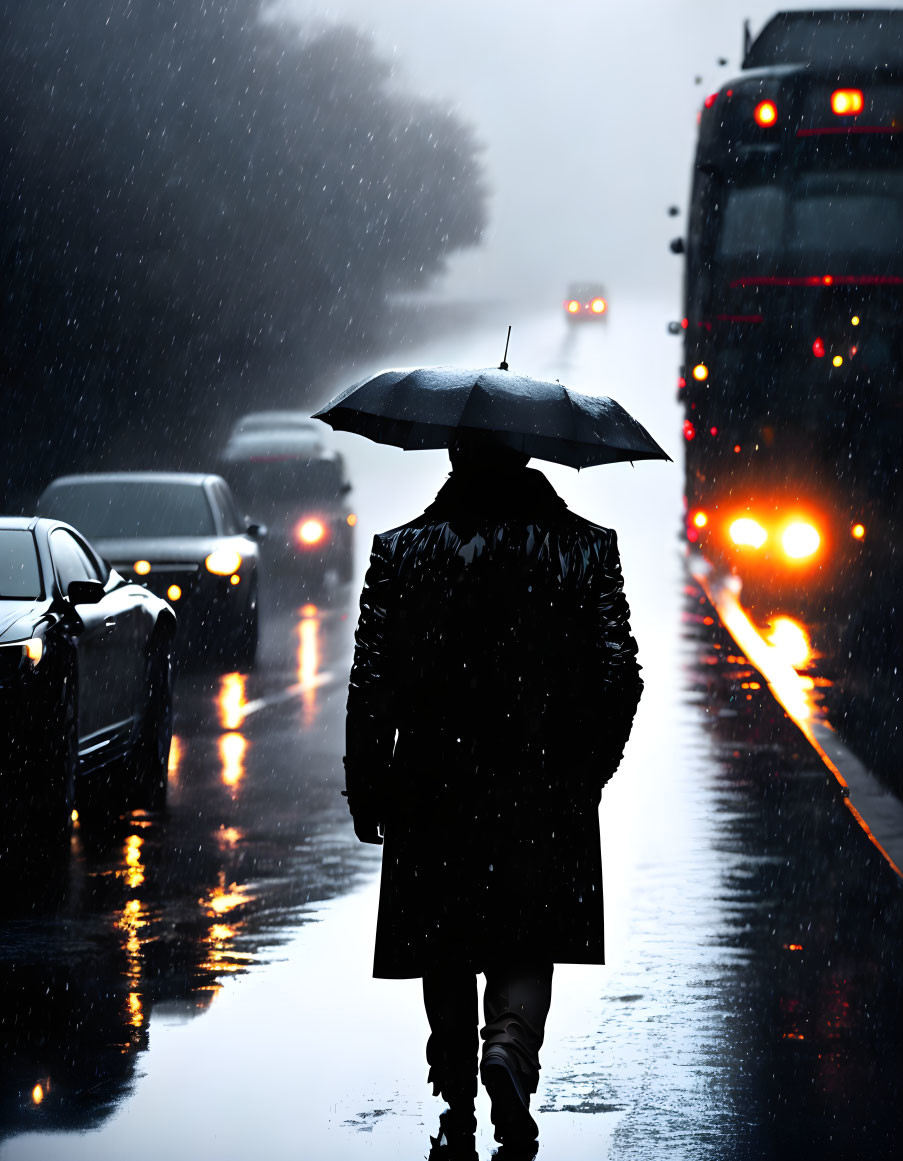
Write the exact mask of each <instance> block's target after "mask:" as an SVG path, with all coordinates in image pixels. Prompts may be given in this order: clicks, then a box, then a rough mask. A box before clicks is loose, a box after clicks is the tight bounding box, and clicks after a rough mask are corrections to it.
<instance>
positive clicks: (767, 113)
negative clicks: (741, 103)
mask: <svg viewBox="0 0 903 1161" xmlns="http://www.w3.org/2000/svg"><path fill="white" fill-rule="evenodd" d="M753 119H754V120H755V122H756V124H757V125H760V126H761V127H762V128H763V129H770V128H771V126H772V125H773V124H774V123H775V121H777V119H778V107H777V105H776V104H775V103H774V101H760V102H759V103H758V105H756V107H755V109H754V110H753Z"/></svg>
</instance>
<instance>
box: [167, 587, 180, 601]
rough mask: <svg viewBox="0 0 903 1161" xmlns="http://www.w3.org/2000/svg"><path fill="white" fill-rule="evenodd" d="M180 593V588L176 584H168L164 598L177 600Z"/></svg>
mask: <svg viewBox="0 0 903 1161" xmlns="http://www.w3.org/2000/svg"><path fill="white" fill-rule="evenodd" d="M181 595H182V590H181V588H179V586H178V585H170V586H169V588H168V589H167V590H166V599H167V600H169V601H177V600H178V599H179V598H180V597H181Z"/></svg>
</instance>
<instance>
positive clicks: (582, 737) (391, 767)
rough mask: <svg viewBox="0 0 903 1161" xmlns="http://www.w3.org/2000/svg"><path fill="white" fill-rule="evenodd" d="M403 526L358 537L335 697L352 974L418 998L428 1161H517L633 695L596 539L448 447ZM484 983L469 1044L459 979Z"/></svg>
mask: <svg viewBox="0 0 903 1161" xmlns="http://www.w3.org/2000/svg"><path fill="white" fill-rule="evenodd" d="M449 456H450V459H451V464H452V472H451V475H450V476H449V479H448V481H447V482H446V483H445V485H444V486H443V487H442V489H441V490H440V492H439V494H438V495H437V497H436V499H435V500H434V502H433V503H432V504H431V505H430V506H429V507H428V508H427V509H426V511H425V512H424V513H423V514H422V515H421V516H419V517H418V518H417V519H415V520H412V521H411V522H410V523H408V524H405V525H404V526H403V527H400V528H396V529H393V530H392V531H390V532H385V533H383V534H381V535H378V536H376V537H375V539H374V541H373V551H372V556H371V560H370V566H369V570H368V572H367V576H366V581H365V585H364V590H363V593H362V595H361V613H360V621H359V624H358V628H357V633H356V647H355V654H354V663H353V667H352V671H351V681H350V688H349V694H348V713H347V738H346V755H345V768H346V790H345V793H346V795H347V798H348V805H349V808H350V810H351V815H352V819H353V823H354V829H355V833H356V835H357V837H358V838H359V839H360V840H361V841H362V842H368V843H383V842H384V843H385V846H384V850H383V862H382V879H381V888H380V901H379V915H378V923H377V933H376V948H375V956H374V969H373V974H374V975H375V976H376V977H383V978H410V977H418V976H419V977H422V979H423V995H424V1002H425V1006H426V1013H427V1017H428V1021H429V1025H430V1031H431V1034H430V1037H429V1040H428V1043H427V1061H428V1064H429V1080H430V1081H431V1082H432V1085H433V1091H434V1094H436V1095H438V1094H440V1093H441V1095H442V1096H443V1097H444V1099H445V1100H446V1102H447V1103H448V1109H447V1110H446V1111H445V1112H444V1113H443V1114H442V1116H441V1118H440V1131H439V1134H438V1136H437V1137H435V1138H433V1151H432V1152H431V1157H432V1158H435V1159H439V1158H442V1159H447V1161H457V1159H458V1158H467V1159H468V1161H470V1159H471V1158H474V1157H475V1156H476V1153H475V1131H476V1120H475V1117H474V1100H475V1096H476V1091H477V1059H478V1049H479V1038H482V1042H483V1049H482V1059H481V1061H480V1066H479V1072H480V1077H481V1079H482V1082H483V1084H484V1085H485V1087H486V1089H487V1091H488V1093H489V1097H490V1101H491V1109H492V1113H491V1115H492V1122H493V1125H494V1130H495V1138H496V1140H497V1141H498V1142H500V1144H501V1148H500V1149H499V1151H498V1154H497V1156H498V1157H499V1158H500V1159H502V1158H505V1159H507V1161H518V1159H520V1158H532V1157H533V1156H535V1154H536V1152H537V1149H538V1141H537V1137H538V1129H537V1125H536V1122H535V1120H534V1119H533V1117H532V1115H531V1113H530V1110H529V1105H530V1097H531V1094H533V1093H534V1092H535V1091H536V1088H537V1084H538V1080H539V1070H540V1066H539V1050H540V1047H541V1046H542V1042H543V1036H544V1028H545V1021H546V1016H547V1013H548V1010H549V1004H550V1001H551V991H552V974H553V965H554V964H555V963H583V964H601V963H603V962H604V940H603V908H602V866H601V850H600V837H599V820H598V806H599V801H600V795H601V791H602V788H603V786H604V785H605V783H606V782H607V781H608V780H609V778H611V776H612V774H613V773H614V772H615V770H616V769H617V767H618V764H619V762H620V759H621V755H622V752H623V749H624V745H625V743H626V741H627V739H628V736H629V734H630V729H631V725H632V722H633V718H634V714H635V712H636V707H637V704H638V701H639V697H640V693H641V690H642V681H641V679H640V676H639V668H640V667H639V665H638V664H637V660H636V653H637V648H636V643H635V641H634V639H633V637H632V636H631V632H630V627H629V623H628V616H629V609H628V605H627V602H626V599H625V597H624V592H623V585H622V578H621V568H620V562H619V556H618V548H617V539H616V536H615V533H614V532H613V531H611V530H609V529H606V528H603V527H600V526H598V525H596V524H592V523H590V522H589V521H588V520H585V519H583V518H581V517H579V516H577V515H575V514H573V513H572V512H570V511H569V510H568V508H567V507H566V505H565V504H564V502H563V501H562V500H561V499H560V498H559V496H558V495H557V494H556V492H555V491H554V489H553V488H552V487H551V485H550V484H549V483H548V481H547V480H546V478H545V477H544V476H543V475H542V474H541V473H540V472H538V471H534V470H531V469H529V468H527V457H526V456H525V455H523V454H521V453H519V452H516V451H513V450H511V449H510V448H508V447H506V446H503V445H502V444H501V443H499V442H497V441H496V439H495V438H494V437H493V436H492V435H491V434H490V433H486V432H476V431H466V430H461V431H460V432H459V433H458V435H457V437H456V438H455V440H454V443H453V445H452V447H451V448H450V451H449ZM481 972H482V973H484V974H485V977H486V987H485V992H484V996H483V1016H484V1023H483V1028H482V1030H481V1031H480V1033H479V1038H478V1034H477V1028H478V1000H477V980H476V976H477V974H478V973H481Z"/></svg>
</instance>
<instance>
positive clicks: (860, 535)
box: [850, 524, 865, 540]
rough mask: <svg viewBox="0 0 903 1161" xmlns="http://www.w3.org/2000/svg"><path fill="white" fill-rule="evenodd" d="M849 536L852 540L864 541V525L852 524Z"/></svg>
mask: <svg viewBox="0 0 903 1161" xmlns="http://www.w3.org/2000/svg"><path fill="white" fill-rule="evenodd" d="M850 535H851V536H852V537H853V539H854V540H864V539H865V525H864V524H854V525H853V527H852V528H851V529H850Z"/></svg>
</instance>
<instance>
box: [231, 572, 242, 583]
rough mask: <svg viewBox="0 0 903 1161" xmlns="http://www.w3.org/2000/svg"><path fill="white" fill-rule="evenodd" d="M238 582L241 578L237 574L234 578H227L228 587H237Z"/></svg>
mask: <svg viewBox="0 0 903 1161" xmlns="http://www.w3.org/2000/svg"><path fill="white" fill-rule="evenodd" d="M240 581H241V577H240V576H239V575H238V573H236V574H235V575H234V576H230V577H229V584H230V585H237V584H238V583H239V582H240Z"/></svg>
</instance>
